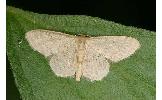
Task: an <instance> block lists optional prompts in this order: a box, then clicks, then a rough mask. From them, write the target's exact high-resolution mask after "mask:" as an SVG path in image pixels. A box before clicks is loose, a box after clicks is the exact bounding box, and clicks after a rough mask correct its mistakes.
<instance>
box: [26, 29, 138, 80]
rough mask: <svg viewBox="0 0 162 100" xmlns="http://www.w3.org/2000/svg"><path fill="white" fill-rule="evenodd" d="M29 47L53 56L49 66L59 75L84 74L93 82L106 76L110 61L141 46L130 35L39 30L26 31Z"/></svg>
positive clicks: (46, 55) (121, 57)
mask: <svg viewBox="0 0 162 100" xmlns="http://www.w3.org/2000/svg"><path fill="white" fill-rule="evenodd" d="M25 37H26V39H27V41H28V42H29V44H30V46H31V47H32V48H33V49H34V50H36V51H38V52H39V53H41V54H42V55H44V56H45V57H46V58H47V57H49V56H50V60H49V65H50V67H51V69H52V70H53V72H54V73H55V74H56V75H57V76H60V77H68V76H75V78H76V81H80V78H81V76H83V77H85V78H87V79H89V80H90V81H95V80H96V81H97V80H102V79H103V78H104V77H105V76H107V74H108V72H109V68H110V61H111V62H118V61H120V60H123V59H125V58H127V57H129V56H130V55H132V54H133V53H135V51H136V50H137V49H138V48H140V43H139V41H138V40H136V39H135V38H132V37H127V36H98V37H86V36H73V35H69V34H65V33H61V32H55V31H49V30H42V29H36V30H32V31H29V32H27V33H26V36H25Z"/></svg>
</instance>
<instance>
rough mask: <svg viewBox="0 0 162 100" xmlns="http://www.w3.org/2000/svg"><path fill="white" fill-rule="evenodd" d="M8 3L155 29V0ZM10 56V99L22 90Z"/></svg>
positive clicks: (29, 0)
mask: <svg viewBox="0 0 162 100" xmlns="http://www.w3.org/2000/svg"><path fill="white" fill-rule="evenodd" d="M7 5H10V6H14V7H17V8H21V9H24V10H28V11H32V12H37V13H45V14H51V15H52V14H55V15H56V14H57V15H66V14H68V15H71V14H72V15H88V16H94V17H100V18H102V19H106V20H110V21H114V22H116V23H121V24H123V25H126V26H134V27H138V28H143V29H147V30H151V31H156V1H155V0H7ZM9 66H10V65H9V61H8V60H7V100H19V97H20V95H19V93H18V91H17V89H16V87H15V85H14V79H13V76H12V72H11V70H10V67H9Z"/></svg>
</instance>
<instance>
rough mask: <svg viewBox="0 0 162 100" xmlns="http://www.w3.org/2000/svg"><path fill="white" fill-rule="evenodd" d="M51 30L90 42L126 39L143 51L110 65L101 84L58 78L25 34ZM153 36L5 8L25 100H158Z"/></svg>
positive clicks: (10, 50) (100, 23)
mask: <svg viewBox="0 0 162 100" xmlns="http://www.w3.org/2000/svg"><path fill="white" fill-rule="evenodd" d="M33 29H48V30H54V31H60V32H64V33H68V34H72V35H75V34H85V35H89V36H100V35H107V36H109V35H110V36H111V35H115V36H116V35H124V36H131V37H134V38H136V39H137V40H139V42H140V44H141V48H140V49H139V50H138V51H137V52H136V53H135V54H134V55H133V56H131V57H130V58H129V59H125V60H122V61H120V62H119V63H112V64H111V68H110V72H109V74H108V76H107V77H106V78H104V80H102V81H97V82H90V81H87V80H85V79H81V81H80V82H76V81H75V79H74V78H60V77H57V76H56V75H55V74H54V73H53V72H52V70H51V69H50V66H49V64H48V60H47V59H45V57H44V56H43V55H41V54H40V53H38V52H36V51H33V49H32V48H31V47H30V46H29V44H28V42H27V41H26V39H25V33H26V32H28V31H30V30H33ZM155 36H156V34H155V32H151V31H147V30H144V29H137V28H134V27H128V26H123V25H120V24H116V23H114V22H111V21H105V20H102V19H99V18H94V17H88V16H72V15H66V16H63V15H46V14H36V13H32V12H27V11H23V10H20V9H16V8H13V7H7V55H8V57H9V61H10V64H11V68H12V71H13V74H14V77H15V82H16V85H17V87H18V89H19V91H20V94H21V98H22V99H23V100H155V87H156V83H155V81H156V78H155V68H156V67H155V66H156V65H155V56H156V55H155Z"/></svg>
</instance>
